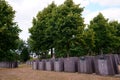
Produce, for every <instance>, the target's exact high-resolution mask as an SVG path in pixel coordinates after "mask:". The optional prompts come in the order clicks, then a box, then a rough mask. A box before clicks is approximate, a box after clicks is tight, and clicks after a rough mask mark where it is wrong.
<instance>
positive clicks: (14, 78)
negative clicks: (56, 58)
mask: <svg viewBox="0 0 120 80" xmlns="http://www.w3.org/2000/svg"><path fill="white" fill-rule="evenodd" d="M0 80H120V78H118V77H117V78H116V77H108V76H107V77H106V76H98V75H94V74H80V73H67V72H54V71H39V70H32V68H31V67H30V66H27V65H25V64H24V65H20V67H19V68H15V69H0Z"/></svg>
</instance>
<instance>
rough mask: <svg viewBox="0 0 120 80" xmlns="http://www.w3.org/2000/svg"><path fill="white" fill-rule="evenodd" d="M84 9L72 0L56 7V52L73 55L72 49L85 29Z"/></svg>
mask: <svg viewBox="0 0 120 80" xmlns="http://www.w3.org/2000/svg"><path fill="white" fill-rule="evenodd" d="M82 11H83V8H80V5H76V4H75V3H74V2H73V1H72V0H66V1H65V2H64V4H62V5H60V6H58V8H57V9H56V15H55V20H56V21H55V23H56V24H55V26H56V27H57V30H56V32H57V37H56V38H55V42H56V46H55V50H56V54H57V53H60V54H62V53H64V56H67V57H69V56H71V54H72V53H71V49H72V48H73V46H74V45H75V43H76V39H77V35H78V34H79V33H81V32H80V31H81V30H83V29H84V19H83V18H82ZM80 35H81V34H80Z"/></svg>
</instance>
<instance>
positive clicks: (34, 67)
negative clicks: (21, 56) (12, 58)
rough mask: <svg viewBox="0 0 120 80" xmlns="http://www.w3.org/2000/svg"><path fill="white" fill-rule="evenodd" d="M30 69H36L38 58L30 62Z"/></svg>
mask: <svg viewBox="0 0 120 80" xmlns="http://www.w3.org/2000/svg"><path fill="white" fill-rule="evenodd" d="M32 69H33V70H37V69H38V60H34V61H33V64H32Z"/></svg>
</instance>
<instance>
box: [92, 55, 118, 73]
mask: <svg viewBox="0 0 120 80" xmlns="http://www.w3.org/2000/svg"><path fill="white" fill-rule="evenodd" d="M94 64H95V72H96V74H99V75H115V74H117V69H116V68H118V67H117V66H116V61H115V58H114V55H98V56H96V57H95V59H94Z"/></svg>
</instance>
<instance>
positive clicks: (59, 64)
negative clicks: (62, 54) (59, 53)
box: [54, 58, 64, 72]
mask: <svg viewBox="0 0 120 80" xmlns="http://www.w3.org/2000/svg"><path fill="white" fill-rule="evenodd" d="M63 70H64V59H63V58H59V59H56V60H55V61H54V71H58V72H61V71H63Z"/></svg>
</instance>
